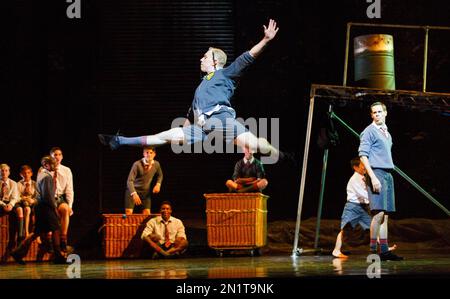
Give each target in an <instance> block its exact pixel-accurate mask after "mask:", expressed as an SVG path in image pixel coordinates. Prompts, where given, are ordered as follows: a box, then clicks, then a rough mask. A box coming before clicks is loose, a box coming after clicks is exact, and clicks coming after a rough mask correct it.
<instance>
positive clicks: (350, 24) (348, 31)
mask: <svg viewBox="0 0 450 299" xmlns="http://www.w3.org/2000/svg"><path fill="white" fill-rule="evenodd" d="M351 26H352V23H347V34H346V38H345V59H344V80H343V82H342V85H343V86H347V70H348V51H349V47H350V29H351Z"/></svg>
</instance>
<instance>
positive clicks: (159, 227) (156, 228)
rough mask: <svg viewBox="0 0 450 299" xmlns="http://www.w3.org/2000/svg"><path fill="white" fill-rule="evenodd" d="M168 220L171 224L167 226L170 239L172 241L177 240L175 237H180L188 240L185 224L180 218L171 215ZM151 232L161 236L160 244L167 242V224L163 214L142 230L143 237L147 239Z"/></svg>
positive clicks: (150, 221) (151, 220) (149, 222)
mask: <svg viewBox="0 0 450 299" xmlns="http://www.w3.org/2000/svg"><path fill="white" fill-rule="evenodd" d="M168 222H169V224H168V225H167V227H168V229H169V239H170V242H171V243H173V242H175V239H176V238H179V237H182V238H185V239H186V240H187V238H186V233H185V230H184V225H183V222H181V220H180V219H178V218H175V217H172V216H170V218H169V221H168ZM151 234H157V235H159V236H160V237H161V240H159V243H160V244H164V243H165V242H166V237H165V235H166V225H165V223H164V220H163V219H162V217H161V216H156V217H154V218H152V219H150V220H149V221H148V222H147V226H146V227H145V229H144V231H143V232H142V235H141V239H145V238H146V237H148V236H149V235H151Z"/></svg>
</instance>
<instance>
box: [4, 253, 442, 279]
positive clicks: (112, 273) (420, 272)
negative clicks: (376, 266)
mask: <svg viewBox="0 0 450 299" xmlns="http://www.w3.org/2000/svg"><path fill="white" fill-rule="evenodd" d="M399 254H400V253H399ZM401 255H402V256H404V257H405V260H404V261H399V262H393V261H388V262H381V265H380V267H381V268H380V270H381V277H390V276H391V277H400V278H406V277H424V278H427V277H428V278H435V277H436V278H437V277H439V278H449V277H450V255H448V254H444V253H438V254H436V253H421V254H417V253H405V254H401ZM366 259H367V256H366V255H351V256H350V257H349V258H348V259H336V258H333V257H332V256H311V255H310V256H308V255H302V256H300V257H296V258H292V257H291V256H289V255H277V256H259V257H247V256H228V257H207V258H200V257H198V258H180V259H171V260H81V271H80V272H79V274H80V278H82V279H240V278H250V279H254V278H257V279H260V278H275V279H278V278H308V277H309V278H316V277H317V278H318V277H328V278H330V277H347V278H356V277H359V278H363V277H367V269H368V267H369V266H370V265H371V263H369V262H367V261H366ZM0 270H1V271H0V279H66V278H70V277H68V274H67V272H69V270H72V273H75V272H74V271H75V270H74V268H71V269H69V267H68V265H53V264H51V263H48V262H41V263H31V262H30V263H27V264H26V265H24V266H22V265H17V264H15V263H9V264H6V265H0ZM372 273H374V272H373V271H372ZM69 275H70V274H69ZM72 276H73V274H72Z"/></svg>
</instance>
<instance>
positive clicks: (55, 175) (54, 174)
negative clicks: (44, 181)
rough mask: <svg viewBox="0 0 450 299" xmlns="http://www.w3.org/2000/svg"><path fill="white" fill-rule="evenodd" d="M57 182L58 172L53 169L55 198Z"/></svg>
mask: <svg viewBox="0 0 450 299" xmlns="http://www.w3.org/2000/svg"><path fill="white" fill-rule="evenodd" d="M57 180H58V171H57V170H56V169H55V172H54V173H53V188H55V197H56V181H57Z"/></svg>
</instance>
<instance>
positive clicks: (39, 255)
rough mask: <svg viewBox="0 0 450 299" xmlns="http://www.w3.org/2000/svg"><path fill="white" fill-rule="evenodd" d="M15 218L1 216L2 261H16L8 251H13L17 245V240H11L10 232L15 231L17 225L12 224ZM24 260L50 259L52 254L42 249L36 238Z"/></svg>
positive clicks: (0, 253) (0, 240)
mask: <svg viewBox="0 0 450 299" xmlns="http://www.w3.org/2000/svg"><path fill="white" fill-rule="evenodd" d="M15 219H16V218H15V217H11V216H10V215H4V216H0V259H1V260H2V261H5V260H6V261H8V262H12V261H14V260H13V258H12V257H11V256H9V252H8V251H11V250H12V249H14V248H15V246H16V244H15V242H13V241H12V240H10V233H14V232H15V227H12V226H11V221H15ZM10 241H11V242H10ZM23 260H24V261H28V262H33V261H48V260H50V254H48V253H46V252H43V251H42V250H40V248H39V244H38V242H37V241H36V240H35V241H33V243H31V246H30V249H29V250H28V253H27V255H26V256H25V257H24V258H23Z"/></svg>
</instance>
